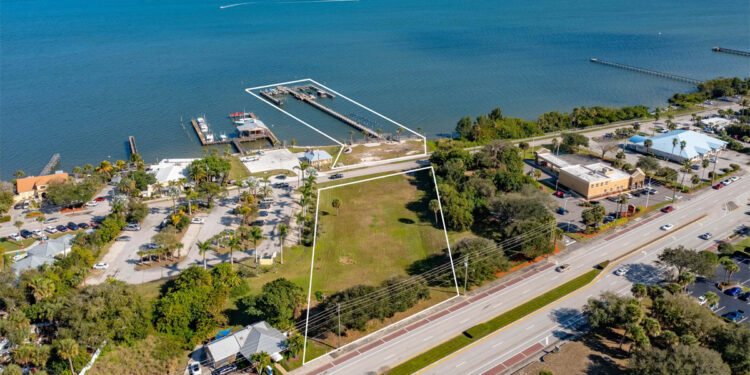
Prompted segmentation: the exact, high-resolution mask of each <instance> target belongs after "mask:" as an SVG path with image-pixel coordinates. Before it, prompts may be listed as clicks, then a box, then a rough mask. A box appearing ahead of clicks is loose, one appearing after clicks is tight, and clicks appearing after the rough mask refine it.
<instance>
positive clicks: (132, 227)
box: [122, 224, 141, 231]
mask: <svg viewBox="0 0 750 375" xmlns="http://www.w3.org/2000/svg"><path fill="white" fill-rule="evenodd" d="M122 230H129V231H139V230H141V226H140V225H138V224H128V225H126V226H125V228H122Z"/></svg>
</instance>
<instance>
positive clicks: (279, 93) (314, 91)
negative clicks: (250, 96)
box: [260, 85, 385, 140]
mask: <svg viewBox="0 0 750 375" xmlns="http://www.w3.org/2000/svg"><path fill="white" fill-rule="evenodd" d="M260 95H262V96H263V97H265V98H267V99H269V100H271V101H272V102H273V103H274V104H276V105H278V106H281V105H282V104H283V101H282V97H283V96H284V95H290V96H292V97H293V98H295V99H297V100H299V101H301V102H303V103H307V104H309V105H311V106H313V107H314V108H317V109H318V110H320V111H322V112H324V113H326V114H328V115H330V116H331V117H333V118H335V119H337V120H339V121H341V122H343V123H345V124H347V125H349V126H351V127H353V128H354V129H357V130H358V131H360V132H362V133H363V134H366V135H368V136H370V137H373V138H377V139H381V140H383V139H385V137H384V136H383V135H381V134H379V133H378V132H376V131H375V130H373V129H371V128H369V127H367V126H365V125H362V124H361V123H360V122H358V121H355V120H354V119H352V118H350V117H348V116H345V115H343V114H341V113H339V112H336V111H335V110H333V109H332V108H329V107H326V106H325V105H323V104H320V102H318V101H317V100H316V99H317V98H331V99H333V98H335V96H334V95H333V94H331V93H329V92H327V91H325V90H322V89H320V88H318V87H316V86H315V85H301V86H291V87H289V86H277V87H276V88H273V89H268V90H261V91H260Z"/></svg>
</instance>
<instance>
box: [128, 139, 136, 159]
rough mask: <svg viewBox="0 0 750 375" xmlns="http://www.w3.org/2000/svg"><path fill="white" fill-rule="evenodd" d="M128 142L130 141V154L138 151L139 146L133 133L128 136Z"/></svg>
mask: <svg viewBox="0 0 750 375" xmlns="http://www.w3.org/2000/svg"><path fill="white" fill-rule="evenodd" d="M128 143H130V155H133V154H137V153H138V147H136V146H135V137H133V136H132V135H131V136H129V137H128Z"/></svg>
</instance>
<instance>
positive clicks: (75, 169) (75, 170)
mask: <svg viewBox="0 0 750 375" xmlns="http://www.w3.org/2000/svg"><path fill="white" fill-rule="evenodd" d="M81 171H83V168H81V167H79V166H77V165H76V166H75V167H73V169H72V170H71V172H73V175H74V176H76V177H81Z"/></svg>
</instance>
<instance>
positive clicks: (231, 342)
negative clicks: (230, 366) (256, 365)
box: [206, 322, 287, 361]
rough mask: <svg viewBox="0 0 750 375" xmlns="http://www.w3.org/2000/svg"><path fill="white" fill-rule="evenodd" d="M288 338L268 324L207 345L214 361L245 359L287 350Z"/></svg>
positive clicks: (258, 324) (250, 326)
mask: <svg viewBox="0 0 750 375" xmlns="http://www.w3.org/2000/svg"><path fill="white" fill-rule="evenodd" d="M286 340H287V339H286V336H284V334H283V333H281V332H279V330H277V329H276V328H273V327H271V326H269V325H268V324H267V323H266V322H258V323H255V324H253V325H249V326H247V327H245V328H243V329H241V330H239V331H237V332H235V333H233V334H231V335H229V336H226V337H224V338H221V339H219V340H216V341H214V342H211V343H209V344H206V350H207V351H208V352H209V353H210V354H211V358H213V360H214V361H220V360H222V359H225V358H228V357H231V356H232V355H236V354H238V353H239V354H242V356H243V357H245V358H248V359H249V358H250V356H251V355H253V354H255V353H259V352H266V353H268V354H274V353H279V352H281V351H282V350H284V349H286Z"/></svg>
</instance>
